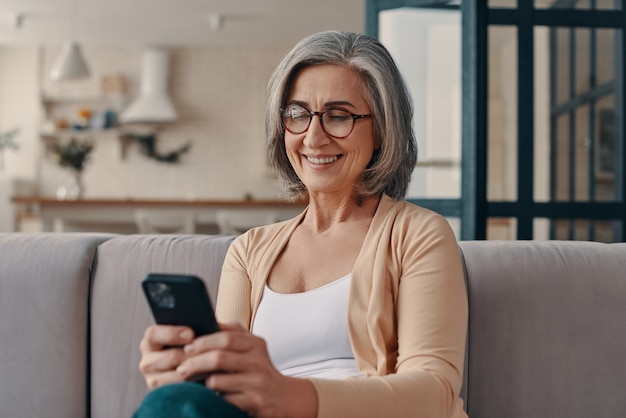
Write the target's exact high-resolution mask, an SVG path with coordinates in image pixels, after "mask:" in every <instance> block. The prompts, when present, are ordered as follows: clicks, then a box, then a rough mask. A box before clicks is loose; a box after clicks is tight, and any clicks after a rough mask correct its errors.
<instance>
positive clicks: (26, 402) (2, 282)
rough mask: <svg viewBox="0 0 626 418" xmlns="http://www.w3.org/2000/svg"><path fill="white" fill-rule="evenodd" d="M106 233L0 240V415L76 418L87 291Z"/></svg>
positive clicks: (82, 396)
mask: <svg viewBox="0 0 626 418" xmlns="http://www.w3.org/2000/svg"><path fill="white" fill-rule="evenodd" d="M111 237H112V235H104V234H19V233H8V234H0V336H1V337H0V338H2V340H1V341H0V416H2V417H14V418H19V417H81V416H86V415H87V411H86V405H87V393H86V382H87V354H86V350H85V345H86V342H87V326H88V314H87V309H88V289H89V279H90V276H91V271H92V264H93V259H94V254H95V253H96V248H97V246H98V245H99V244H100V243H102V242H104V241H106V240H107V239H109V238H111Z"/></svg>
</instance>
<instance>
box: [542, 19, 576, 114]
mask: <svg viewBox="0 0 626 418" xmlns="http://www.w3.org/2000/svg"><path fill="white" fill-rule="evenodd" d="M540 29H541V28H537V29H536V30H535V34H537V32H538V31H539V30H540ZM549 30H550V31H551V34H550V36H551V37H552V39H553V40H554V44H553V45H551V48H550V50H549V51H548V54H550V55H549V58H552V60H554V62H555V65H556V68H555V70H554V73H553V74H552V80H554V82H555V83H556V86H555V87H556V103H557V104H561V103H564V102H566V101H567V100H569V98H570V96H571V94H570V91H571V89H570V83H571V82H570V79H571V76H570V73H571V71H570V70H571V65H570V32H571V30H570V29H567V28H553V29H549ZM540 42H548V39H546V35H544V36H543V37H542V38H539V39H535V48H537V46H538V44H539V43H540ZM555 51H556V52H557V53H555ZM548 71H549V69H548Z"/></svg>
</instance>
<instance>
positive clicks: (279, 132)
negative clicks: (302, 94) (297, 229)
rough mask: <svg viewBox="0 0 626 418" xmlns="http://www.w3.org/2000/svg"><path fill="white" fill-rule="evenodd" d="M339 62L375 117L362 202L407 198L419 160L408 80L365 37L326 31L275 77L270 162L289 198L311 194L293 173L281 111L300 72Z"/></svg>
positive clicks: (292, 55) (268, 125)
mask: <svg viewBox="0 0 626 418" xmlns="http://www.w3.org/2000/svg"><path fill="white" fill-rule="evenodd" d="M317 64H337V65H341V66H344V67H346V68H348V69H350V70H351V71H354V72H355V73H356V74H357V75H358V76H359V77H360V78H361V80H362V81H363V84H364V86H365V89H364V90H365V91H364V92H363V94H364V97H365V100H366V101H367V103H368V105H369V107H370V111H371V114H372V120H373V124H374V125H373V126H374V143H375V144H376V148H379V149H377V150H376V151H375V152H374V156H373V157H372V160H371V161H370V163H369V165H368V166H367V168H366V169H365V170H364V172H363V174H362V176H361V180H360V181H359V184H358V185H357V193H358V196H359V199H360V200H361V199H364V198H367V197H370V196H379V195H381V194H382V193H386V194H388V195H389V196H391V197H392V198H393V199H396V200H400V199H402V198H404V196H405V195H406V191H407V187H408V185H409V181H410V179H411V173H412V172H413V169H414V167H415V163H416V161H417V144H416V141H415V135H414V133H413V127H412V119H413V106H412V104H411V98H410V94H409V91H408V89H407V87H406V85H405V83H404V79H403V77H402V75H401V74H400V71H399V70H398V68H397V67H396V64H395V62H394V60H393V58H392V57H391V55H390V54H389V52H388V51H387V49H386V48H385V47H384V46H383V45H382V44H381V43H380V42H378V41H377V40H375V39H373V38H370V37H368V36H366V35H362V34H356V33H349V32H336V31H329V32H321V33H317V34H314V35H311V36H309V37H307V38H305V39H303V40H302V41H300V42H299V43H298V44H297V45H296V46H295V47H294V48H293V49H292V50H291V51H290V52H289V53H288V54H287V55H286V56H285V58H284V59H283V60H282V62H281V63H280V64H279V65H278V67H277V68H276V70H275V71H274V74H273V75H272V77H271V79H270V82H269V85H268V94H267V106H266V109H265V132H266V135H267V141H268V152H269V162H270V164H271V165H272V167H273V168H274V169H275V170H276V172H277V174H278V176H279V180H280V181H281V183H282V186H283V188H284V190H285V191H286V192H287V194H288V196H289V197H290V198H299V197H305V196H306V193H307V191H306V187H305V186H304V184H303V183H302V181H300V179H299V178H298V176H297V175H296V172H295V171H294V169H293V167H292V166H291V163H290V162H289V159H288V157H287V152H286V150H285V129H284V127H283V125H282V121H281V116H280V111H281V108H282V107H283V106H284V105H285V104H286V102H287V100H288V98H289V90H290V88H291V83H292V80H293V79H294V76H295V75H296V73H297V72H298V71H299V70H300V69H302V68H304V67H307V66H311V65H317Z"/></svg>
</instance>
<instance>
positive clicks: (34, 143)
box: [0, 47, 39, 232]
mask: <svg viewBox="0 0 626 418" xmlns="http://www.w3.org/2000/svg"><path fill="white" fill-rule="evenodd" d="M37 57H38V54H37V49H36V48H27V47H21V48H12V47H0V132H6V131H10V130H13V129H16V128H17V129H19V130H20V133H19V135H18V136H17V138H15V142H17V143H18V145H19V149H18V150H15V151H14V150H6V151H5V152H4V155H3V156H0V158H2V162H0V164H1V165H0V232H8V231H12V230H13V229H14V220H15V210H14V207H13V205H12V204H11V202H10V198H11V196H12V195H13V194H15V193H20V192H29V191H31V188H32V187H33V186H34V184H35V182H36V178H37V172H38V166H37V155H38V152H39V148H38V146H39V139H38V136H37V132H38V130H37V125H38V123H39V122H38V121H39V107H38V105H37V97H38V88H39V86H38V83H37V80H38V77H37V74H38V65H37Z"/></svg>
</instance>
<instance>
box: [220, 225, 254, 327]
mask: <svg viewBox="0 0 626 418" xmlns="http://www.w3.org/2000/svg"><path fill="white" fill-rule="evenodd" d="M247 239H248V235H247V234H244V235H240V236H239V237H237V238H236V239H235V240H234V241H233V243H232V244H231V245H230V248H229V249H228V252H227V253H226V258H225V259H224V264H223V266H222V273H221V276H220V284H219V288H218V293H217V305H216V309H215V316H216V317H217V320H218V321H219V322H221V323H238V324H241V325H242V326H244V327H245V328H248V329H249V328H250V320H251V315H252V307H251V293H252V288H251V283H250V278H249V275H248V269H247V266H246V264H247V263H246V257H245V255H246V247H247V244H246V241H247Z"/></svg>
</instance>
